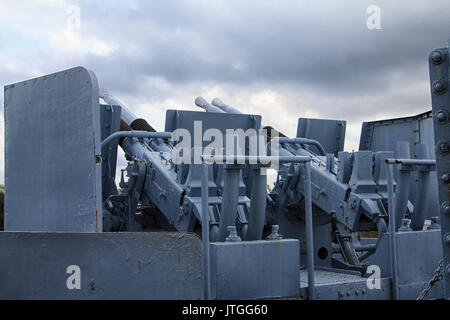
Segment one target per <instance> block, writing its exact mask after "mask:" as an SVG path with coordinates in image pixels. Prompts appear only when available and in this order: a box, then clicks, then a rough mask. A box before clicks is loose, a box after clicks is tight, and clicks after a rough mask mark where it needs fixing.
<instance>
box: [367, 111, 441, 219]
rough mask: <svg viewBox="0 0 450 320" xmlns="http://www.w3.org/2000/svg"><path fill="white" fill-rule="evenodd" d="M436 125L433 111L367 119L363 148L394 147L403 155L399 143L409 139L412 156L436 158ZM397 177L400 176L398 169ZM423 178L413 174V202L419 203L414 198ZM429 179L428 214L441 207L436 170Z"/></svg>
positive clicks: (375, 150) (426, 209)
mask: <svg viewBox="0 0 450 320" xmlns="http://www.w3.org/2000/svg"><path fill="white" fill-rule="evenodd" d="M433 126H434V125H433V115H432V112H431V111H427V112H424V113H421V114H419V115H416V116H411V117H403V118H395V119H385V120H378V121H370V122H363V125H362V129H361V137H360V142H359V150H371V151H373V152H377V151H392V152H394V154H395V157H398V158H403V156H402V155H400V154H398V147H397V144H398V143H399V142H408V143H409V154H410V156H411V159H422V158H428V159H435V148H434V133H433ZM423 146H425V148H426V149H427V150H426V151H427V152H426V157H424V152H423ZM395 177H396V178H398V173H397V172H396V173H395ZM419 178H420V177H418V173H415V174H413V175H411V177H410V178H409V185H410V186H411V188H410V189H409V196H408V198H409V199H410V201H411V203H412V204H413V205H416V201H414V200H415V199H416V196H417V192H418V191H419V192H420V184H421V183H422V181H421V182H420V183H419V180H421V179H419ZM429 181H430V183H429V187H428V188H427V190H426V194H427V205H426V208H425V211H426V212H427V217H428V218H430V217H432V216H433V215H436V214H437V212H438V211H439V209H438V208H439V204H438V197H437V194H438V185H437V176H436V172H431V173H430V176H429ZM420 196H421V195H420ZM419 205H421V204H419Z"/></svg>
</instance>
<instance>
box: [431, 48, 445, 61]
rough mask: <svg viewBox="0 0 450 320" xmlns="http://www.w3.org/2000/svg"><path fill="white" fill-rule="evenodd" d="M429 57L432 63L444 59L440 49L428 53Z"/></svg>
mask: <svg viewBox="0 0 450 320" xmlns="http://www.w3.org/2000/svg"><path fill="white" fill-rule="evenodd" d="M430 59H431V61H432V62H433V63H434V64H440V63H441V62H442V61H443V60H444V56H443V54H442V52H440V51H437V50H436V51H433V52H432V53H431V54H430Z"/></svg>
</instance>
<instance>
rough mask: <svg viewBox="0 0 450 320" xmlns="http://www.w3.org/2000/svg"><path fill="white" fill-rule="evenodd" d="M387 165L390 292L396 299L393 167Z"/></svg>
mask: <svg viewBox="0 0 450 320" xmlns="http://www.w3.org/2000/svg"><path fill="white" fill-rule="evenodd" d="M387 166H388V171H387V175H388V177H387V178H388V186H387V187H388V211H389V233H390V237H389V244H390V248H391V250H390V251H391V252H390V254H391V277H392V294H393V298H394V300H398V297H399V287H398V265H397V243H396V239H395V230H396V228H395V203H394V167H393V164H391V163H387Z"/></svg>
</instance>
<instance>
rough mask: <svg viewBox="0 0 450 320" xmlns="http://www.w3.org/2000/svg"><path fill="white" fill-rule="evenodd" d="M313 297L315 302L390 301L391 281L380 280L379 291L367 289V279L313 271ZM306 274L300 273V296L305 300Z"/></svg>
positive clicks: (326, 271) (325, 271) (344, 274)
mask: <svg viewBox="0 0 450 320" xmlns="http://www.w3.org/2000/svg"><path fill="white" fill-rule="evenodd" d="M315 279H316V286H315V295H316V299H317V300H390V299H391V279H390V278H389V277H384V278H381V279H380V289H369V288H368V287H367V278H364V277H361V276H359V275H355V274H348V273H347V274H346V273H343V272H338V271H329V270H316V271H315ZM307 290H308V281H307V272H306V270H301V271H300V296H301V297H302V298H306V297H307V296H308V295H307Z"/></svg>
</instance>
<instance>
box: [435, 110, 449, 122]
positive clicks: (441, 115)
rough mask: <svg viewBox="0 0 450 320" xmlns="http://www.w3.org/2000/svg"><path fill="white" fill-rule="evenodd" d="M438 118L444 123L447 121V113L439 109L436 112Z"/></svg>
mask: <svg viewBox="0 0 450 320" xmlns="http://www.w3.org/2000/svg"><path fill="white" fill-rule="evenodd" d="M436 120H437V121H438V122H440V123H443V122H445V121H447V115H446V114H445V112H444V111H438V112H437V113H436Z"/></svg>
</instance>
